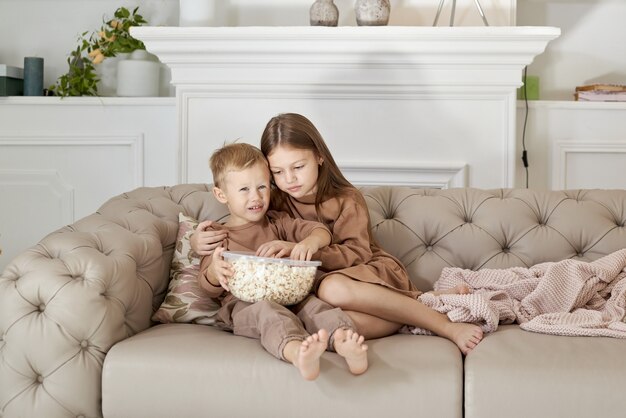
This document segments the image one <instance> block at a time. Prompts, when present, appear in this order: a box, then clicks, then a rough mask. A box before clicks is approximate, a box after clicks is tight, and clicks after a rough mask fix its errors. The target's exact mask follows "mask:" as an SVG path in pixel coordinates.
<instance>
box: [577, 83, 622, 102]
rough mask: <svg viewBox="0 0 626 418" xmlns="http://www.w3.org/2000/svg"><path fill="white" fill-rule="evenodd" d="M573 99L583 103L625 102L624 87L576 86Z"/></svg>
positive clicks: (602, 85) (611, 85)
mask: <svg viewBox="0 0 626 418" xmlns="http://www.w3.org/2000/svg"><path fill="white" fill-rule="evenodd" d="M574 97H575V98H576V100H579V101H585V102H626V86H624V85H619V84H590V85H587V86H578V87H576V93H574Z"/></svg>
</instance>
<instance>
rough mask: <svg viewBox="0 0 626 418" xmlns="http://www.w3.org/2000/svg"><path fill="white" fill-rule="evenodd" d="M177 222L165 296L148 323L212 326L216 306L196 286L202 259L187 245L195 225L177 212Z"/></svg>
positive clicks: (194, 222)
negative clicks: (184, 323) (182, 323)
mask: <svg viewBox="0 0 626 418" xmlns="http://www.w3.org/2000/svg"><path fill="white" fill-rule="evenodd" d="M178 222H179V227H178V235H177V237H176V246H175V247H174V256H173V257H172V266H171V269H170V282H169V285H168V288H167V295H166V296H165V299H164V300H163V303H161V306H160V307H159V309H158V310H157V311H156V312H155V313H154V315H153V316H152V320H153V321H158V322H163V323H169V322H187V323H197V324H207V325H211V324H214V323H215V314H216V313H217V311H218V310H219V308H220V304H219V302H218V301H216V300H214V299H212V298H210V297H209V296H207V294H206V293H205V292H204V291H203V290H202V289H201V288H200V286H199V285H198V283H197V276H198V272H199V270H200V260H201V258H202V257H201V256H199V255H198V254H196V253H195V252H194V251H193V250H192V249H191V243H190V242H189V238H190V237H191V234H192V233H193V232H194V230H195V229H196V227H197V226H198V221H197V220H196V219H194V218H192V217H190V216H186V215H185V214H183V213H182V212H181V213H179V214H178Z"/></svg>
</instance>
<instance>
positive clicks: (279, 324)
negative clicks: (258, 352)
mask: <svg viewBox="0 0 626 418" xmlns="http://www.w3.org/2000/svg"><path fill="white" fill-rule="evenodd" d="M217 318H218V323H219V324H220V325H222V326H224V327H226V328H227V329H229V330H231V331H232V332H233V333H234V334H235V335H241V336H244V337H249V338H258V339H260V340H261V345H262V346H263V348H265V349H266V350H267V351H268V352H269V353H270V354H272V355H273V356H275V357H276V358H279V359H281V360H283V361H286V360H285V358H284V357H283V349H284V348H285V345H286V344H287V343H288V342H289V341H292V340H300V341H302V340H304V339H306V337H308V336H309V335H311V334H313V333H316V332H318V331H319V330H320V329H325V330H326V331H328V333H329V334H330V335H331V339H330V341H329V344H328V346H329V349H330V350H332V347H333V345H332V335H333V333H334V332H335V330H337V329H338V328H347V329H352V330H356V327H355V325H354V322H352V319H350V317H349V316H348V315H347V314H346V313H345V312H343V311H342V310H341V309H339V308H333V307H332V306H331V305H329V304H328V303H326V302H323V301H321V300H320V299H318V298H317V297H315V296H313V295H310V296H308V297H307V298H306V299H305V300H303V301H302V302H300V303H299V304H297V305H293V306H288V307H287V306H282V305H279V304H277V303H275V302H268V301H261V302H255V303H249V302H244V301H241V300H239V299H237V298H234V297H233V298H232V299H230V300H228V301H227V302H226V303H225V304H224V305H223V306H222V307H221V308H220V310H219V311H218V312H217Z"/></svg>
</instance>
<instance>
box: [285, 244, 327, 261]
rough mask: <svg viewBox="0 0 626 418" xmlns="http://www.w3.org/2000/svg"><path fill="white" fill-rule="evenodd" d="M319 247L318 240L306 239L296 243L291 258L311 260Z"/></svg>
mask: <svg viewBox="0 0 626 418" xmlns="http://www.w3.org/2000/svg"><path fill="white" fill-rule="evenodd" d="M319 249H320V247H319V244H318V243H317V241H315V240H308V239H305V240H302V241H300V242H299V243H297V244H296V245H294V247H293V249H292V250H291V255H290V256H289V258H291V259H292V260H300V261H310V260H311V258H312V257H313V254H315V253H316V252H317V251H318V250H319Z"/></svg>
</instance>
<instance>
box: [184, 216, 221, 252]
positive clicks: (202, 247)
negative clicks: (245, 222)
mask: <svg viewBox="0 0 626 418" xmlns="http://www.w3.org/2000/svg"><path fill="white" fill-rule="evenodd" d="M211 225H213V221H202V222H200V223H199V224H198V226H197V227H196V230H195V231H194V233H193V234H191V237H190V238H189V243H190V244H191V249H192V250H193V251H194V252H195V253H196V254H198V255H200V256H203V255H211V254H212V253H213V251H214V250H215V249H216V248H217V247H219V246H220V244H221V243H222V241H223V240H224V239H226V238H227V237H228V234H227V233H226V232H225V231H207V228H209V227H210V226H211Z"/></svg>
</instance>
